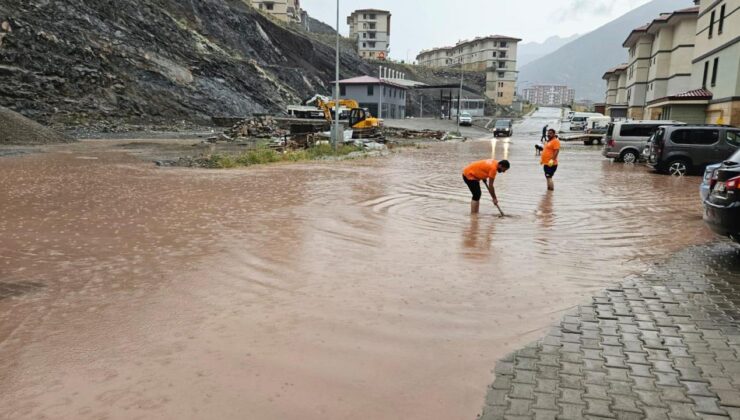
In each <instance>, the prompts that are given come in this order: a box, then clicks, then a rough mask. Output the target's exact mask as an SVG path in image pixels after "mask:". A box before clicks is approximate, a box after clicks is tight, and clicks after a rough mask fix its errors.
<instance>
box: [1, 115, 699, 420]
mask: <svg viewBox="0 0 740 420" xmlns="http://www.w3.org/2000/svg"><path fill="white" fill-rule="evenodd" d="M559 113H560V112H559V110H553V109H542V110H540V111H539V112H538V114H536V115H535V116H534V117H533V118H531V119H528V120H525V121H524V122H523V123H521V124H518V125H516V126H515V128H514V129H515V136H514V137H513V138H511V139H504V138H500V139H498V140H493V139H489V138H484V139H481V140H478V141H467V142H459V143H441V144H431V145H429V146H428V147H424V148H420V149H418V150H417V149H412V150H404V151H403V152H401V153H395V154H393V155H391V156H389V157H385V158H377V159H364V160H358V161H350V162H333V163H318V162H317V163H306V164H290V165H273V166H264V167H258V168H248V169H243V170H228V171H210V170H191V169H182V168H166V169H164V168H156V167H154V165H152V164H151V162H145V161H142V160H141V159H139V158H137V157H136V156H134V155H132V154H130V153H127V152H126V150H125V149H123V148H120V147H114V146H111V145H110V144H111V143H109V142H96V141H85V142H83V144H82V147H80V146H70V147H71V149H53V150H50V151H47V153H44V154H37V155H29V156H21V157H9V158H3V159H2V160H0V168H1V169H2V173H3V177H2V178H0V200H1V201H2V202H3V203H4V206H3V207H4V209H3V211H4V215H3V218H1V219H0V238H1V239H0V258H1V259H0V267H1V268H0V418H13V419H16V418H121V419H128V418H220V419H240V418H245V417H248V418H255V419H272V418H301V419H329V418H331V419H334V418H347V417H350V416H352V417H356V416H358V415H360V416H361V417H363V418H373V419H396V418H405V419H413V418H420V419H421V418H424V419H430V418H431V419H451V418H460V419H465V418H474V417H475V416H476V414H478V413H479V412H480V409H481V407H482V406H483V401H484V399H485V394H486V387H487V385H489V384H490V382H491V379H492V374H491V369H492V367H493V366H494V365H495V364H496V361H497V360H498V359H500V358H501V357H503V356H505V355H506V354H508V353H510V352H511V351H513V350H515V349H517V348H519V347H521V346H523V345H526V344H527V343H530V342H532V341H534V340H536V339H537V338H539V337H541V336H543V335H544V334H545V333H546V332H547V330H548V328H549V326H550V325H551V324H553V323H555V322H557V321H558V320H559V319H561V317H562V316H563V314H564V313H567V312H568V311H570V310H572V309H573V308H574V307H577V306H578V305H579V304H582V303H583V302H584V301H587V300H588V299H590V297H591V296H592V295H594V294H595V293H597V292H598V291H600V290H603V289H604V287H606V286H608V285H610V284H614V282H616V281H619V280H621V279H623V278H624V277H625V276H628V275H630V274H633V273H639V272H641V271H642V270H644V269H645V268H647V267H649V266H650V263H651V261H653V260H655V259H659V258H664V257H665V256H666V255H668V254H671V253H673V252H675V251H678V250H681V249H684V248H685V247H686V246H688V245H692V244H698V243H704V242H706V241H708V240H712V239H714V237H713V236H712V235H711V234H710V233H709V232H708V231H707V230H706V229H705V228H704V226H703V223H702V221H701V207H700V204H699V200H698V185H699V182H700V179H699V178H695V177H687V178H681V179H677V178H670V177H666V176H659V175H655V174H650V173H648V172H647V171H646V170H645V169H644V168H642V167H639V166H625V165H622V164H614V163H612V162H608V161H605V160H603V159H602V158H601V156H600V154H599V149H598V148H594V147H588V146H582V145H575V144H568V145H565V148H564V149H563V151H562V158H561V159H560V160H561V164H560V168H559V170H558V173H557V175H556V191H555V192H554V193H547V192H546V188H545V181H544V177H543V175H542V173H541V167H540V166H539V165H538V160H537V158H536V157H535V156H534V147H533V145H534V144H535V142H537V141H538V140H539V136H540V131H541V127H542V126H543V125H544V124H545V123H550V124H552V123H554V122H555V121H556V120H557V119H558V117H559ZM491 156H494V157H495V158H497V159H503V158H507V159H509V160H511V162H512V169H511V170H510V171H509V172H507V173H506V174H504V175H502V176H500V177H499V178H498V179H497V181H496V186H497V192H498V195H499V199H500V204H501V207H502V208H503V210H504V211H505V212H506V213H507V214H508V215H509V216H507V217H506V218H503V219H500V218H498V217H496V212H495V208H494V207H493V206H492V204H491V203H490V201H486V200H485V199H484V201H483V202H482V203H481V209H482V214H481V215H480V216H478V217H471V216H470V215H468V214H467V212H468V210H469V192H468V191H467V188H466V186H465V185H464V184H463V183H462V180H461V179H460V173H461V171H462V168H463V167H464V166H465V165H466V164H467V163H469V162H470V161H473V160H477V159H483V158H488V157H491Z"/></svg>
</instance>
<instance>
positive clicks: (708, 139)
mask: <svg viewBox="0 0 740 420" xmlns="http://www.w3.org/2000/svg"><path fill="white" fill-rule="evenodd" d="M717 140H719V130H700V129H693V130H692V129H688V128H685V129H678V130H676V131H674V132H673V133H672V134H671V141H672V142H674V143H676V144H695V145H710V144H714V143H717Z"/></svg>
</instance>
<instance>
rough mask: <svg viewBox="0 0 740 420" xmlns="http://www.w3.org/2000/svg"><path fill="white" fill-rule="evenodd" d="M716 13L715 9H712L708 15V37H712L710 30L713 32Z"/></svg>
mask: <svg viewBox="0 0 740 420" xmlns="http://www.w3.org/2000/svg"><path fill="white" fill-rule="evenodd" d="M716 13H717V11H716V10H712V14H711V15H710V16H709V38H710V39H711V38H712V35H713V34H712V32H714V17H715V14H716Z"/></svg>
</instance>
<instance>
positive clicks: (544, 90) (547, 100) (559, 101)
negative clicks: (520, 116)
mask: <svg viewBox="0 0 740 420" xmlns="http://www.w3.org/2000/svg"><path fill="white" fill-rule="evenodd" d="M521 96H522V99H524V100H526V101H528V102H529V103H532V104H535V105H544V106H561V105H564V104H571V103H573V101H574V100H575V96H576V91H575V90H574V89H570V88H568V86H560V85H535V86H532V87H529V88H526V89H523V90H522V95H521Z"/></svg>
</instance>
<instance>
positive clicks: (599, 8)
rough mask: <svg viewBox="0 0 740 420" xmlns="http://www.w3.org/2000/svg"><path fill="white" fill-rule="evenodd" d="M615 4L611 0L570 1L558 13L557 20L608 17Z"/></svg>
mask: <svg viewBox="0 0 740 420" xmlns="http://www.w3.org/2000/svg"><path fill="white" fill-rule="evenodd" d="M615 4H616V2H614V1H613V0H571V1H570V4H568V5H566V6H564V7H563V8H561V9H560V10H559V11H558V14H557V16H556V17H557V19H558V20H575V19H579V18H583V17H604V16H610V15H611V14H612V11H613V10H614V7H615Z"/></svg>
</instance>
